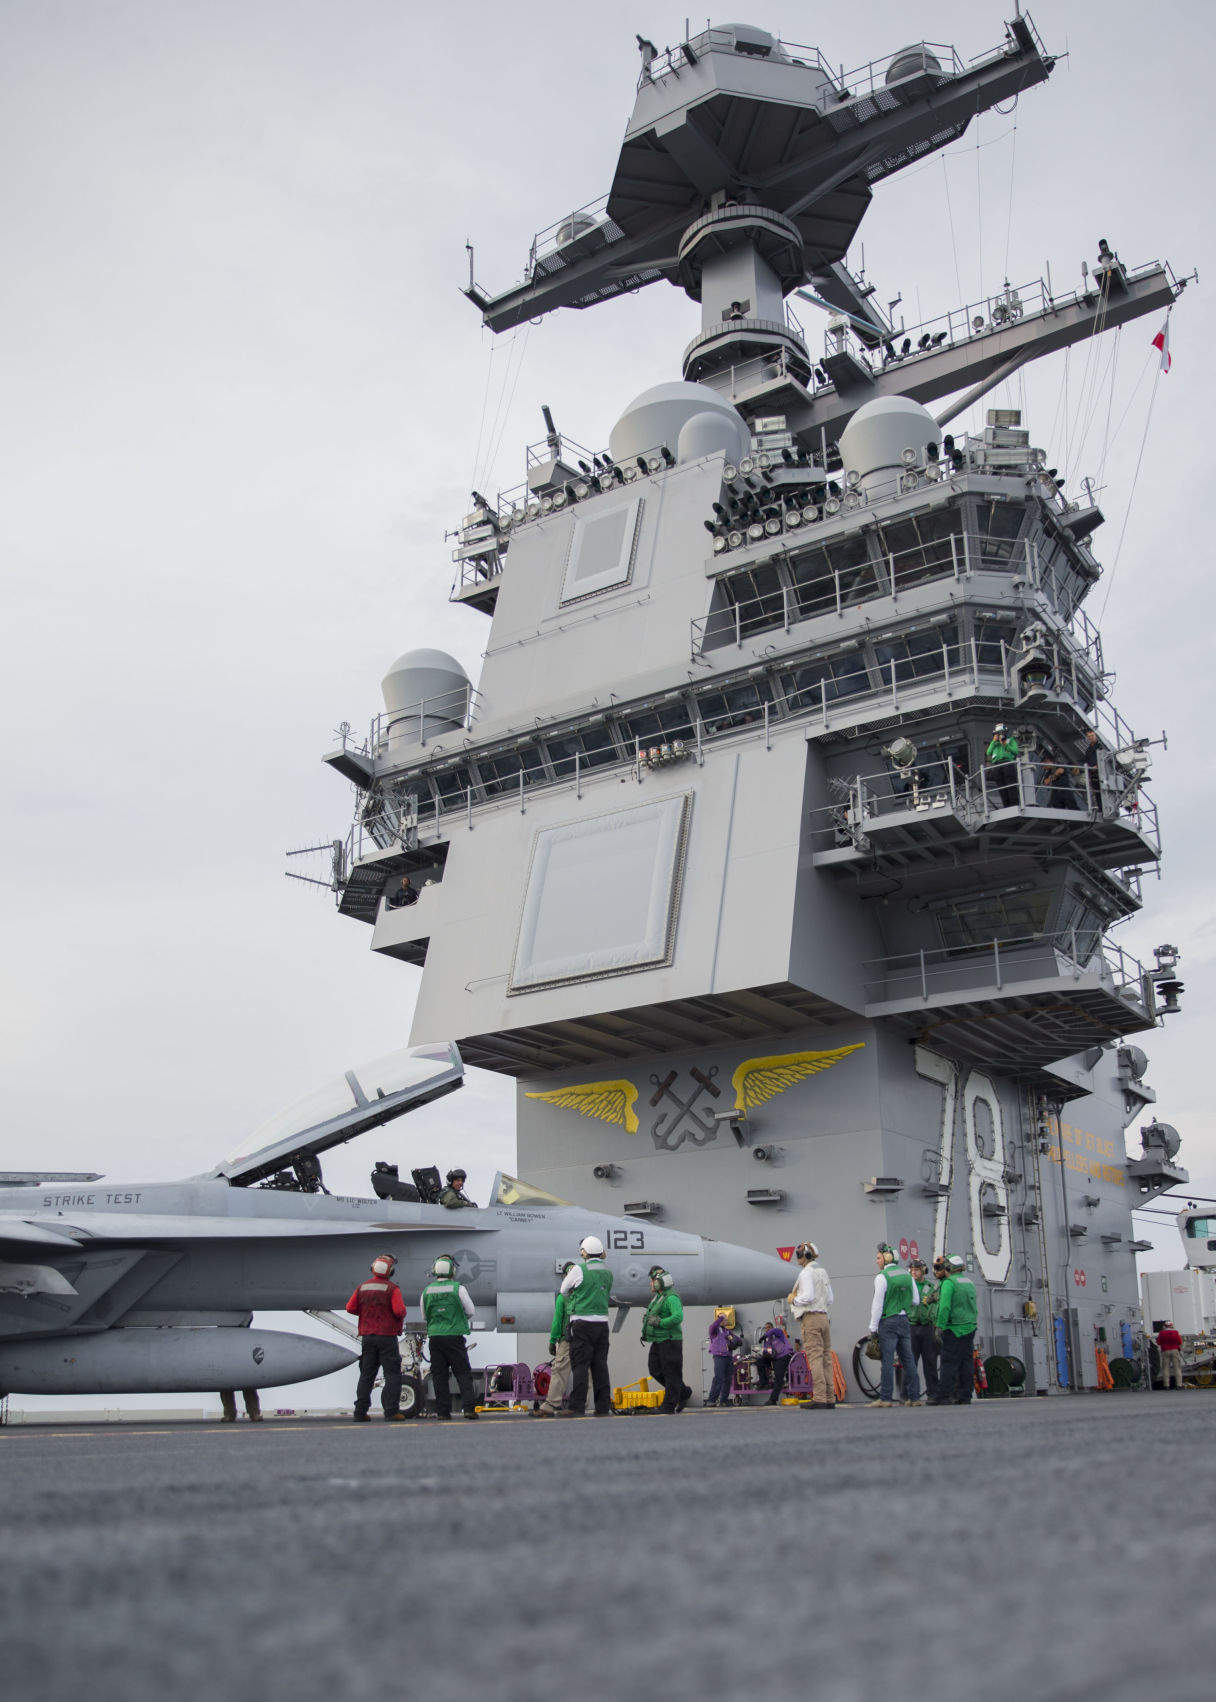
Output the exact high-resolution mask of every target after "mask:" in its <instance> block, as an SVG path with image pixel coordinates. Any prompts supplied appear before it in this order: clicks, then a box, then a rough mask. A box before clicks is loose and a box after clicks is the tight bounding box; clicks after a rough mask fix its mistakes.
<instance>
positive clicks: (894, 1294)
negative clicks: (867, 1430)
mask: <svg viewBox="0 0 1216 1702" xmlns="http://www.w3.org/2000/svg"><path fill="white" fill-rule="evenodd" d="M919 1304H920V1294H919V1292H918V1290H917V1287H916V1284H915V1283H914V1282H913V1281H912V1278H911V1277H910V1276H909V1275H908V1273H907V1271H901V1270H898V1269H897V1268H896V1261H895V1252H894V1249H893V1248H891V1247H888V1246H887V1244H886V1242H885V1241H880V1242H879V1243H878V1275H877V1276H876V1277H875V1278H874V1300H873V1303H872V1305H871V1307H870V1334H871V1335H877V1337H878V1345H879V1347H880V1348H881V1349H882V1377H881V1380H880V1382H879V1388H878V1399H877V1400H876V1401H871V1402H870V1405H871V1406H872V1407H889V1406H894V1405H895V1400H894V1395H895V1355H896V1354H897V1353H898V1354H899V1363H900V1364H901V1365H902V1366H903V1371H904V1405H905V1406H914V1405H915V1404H916V1402H917V1401H918V1400H919V1399H920V1382H919V1380H918V1378H917V1375H916V1361H915V1359H913V1357H912V1326H911V1324H910V1323H909V1320H908V1314H909V1313H910V1312H911V1311H913V1309H914V1308H915V1307H916V1306H918V1305H919Z"/></svg>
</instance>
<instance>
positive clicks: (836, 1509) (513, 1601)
mask: <svg viewBox="0 0 1216 1702" xmlns="http://www.w3.org/2000/svg"><path fill="white" fill-rule="evenodd" d="M1214 1432H1216V1403H1214V1402H1213V1401H1212V1399H1211V1398H1210V1397H1208V1396H1207V1395H1205V1394H1204V1393H1202V1392H1195V1393H1188V1392H1184V1393H1181V1394H1168V1395H1167V1394H1157V1395H1152V1396H1139V1395H1129V1396H1111V1397H1090V1398H1083V1399H1073V1400H1069V1399H1060V1400H1052V1401H1045V1400H1044V1401H1026V1402H989V1403H980V1404H976V1405H974V1406H972V1407H971V1408H969V1409H965V1410H963V1409H920V1410H915V1411H913V1410H908V1409H902V1408H901V1409H893V1410H891V1411H868V1410H864V1409H858V1408H847V1409H841V1410H839V1411H838V1412H836V1413H835V1414H829V1413H814V1414H811V1413H807V1412H803V1411H800V1410H797V1409H787V1408H777V1409H774V1410H772V1411H742V1410H740V1411H734V1412H726V1413H713V1412H697V1413H691V1412H690V1413H688V1414H685V1415H684V1416H683V1417H681V1418H679V1419H676V1420H671V1419H667V1418H662V1417H657V1416H651V1415H639V1416H637V1417H630V1418H619V1419H614V1420H611V1421H608V1422H606V1423H600V1424H596V1423H591V1422H588V1423H584V1424H582V1425H572V1424H561V1423H547V1424H540V1423H536V1422H533V1421H531V1420H527V1419H510V1418H503V1419H490V1420H488V1421H483V1422H481V1423H480V1424H479V1425H477V1426H473V1425H470V1424H467V1423H463V1422H462V1421H460V1420H456V1421H454V1422H453V1423H452V1424H450V1425H442V1426H441V1425H439V1424H435V1423H430V1422H425V1421H424V1422H420V1423H415V1424H406V1425H394V1426H391V1427H390V1426H386V1425H384V1424H382V1423H375V1422H374V1423H372V1424H370V1425H358V1426H355V1425H351V1424H349V1423H342V1422H340V1421H334V1420H327V1419H316V1420H293V1419H283V1420H279V1421H269V1422H266V1423H263V1424H262V1425H258V1426H252V1425H247V1424H244V1423H238V1424H236V1425H219V1424H213V1423H188V1424H184V1425H170V1424H165V1423H159V1424H157V1425H155V1426H147V1427H144V1426H141V1425H131V1426H125V1425H124V1426H114V1425H88V1426H73V1425H71V1424H69V1423H67V1422H66V1421H65V1422H64V1423H61V1424H58V1425H56V1426H54V1427H46V1426H37V1427H35V1426H11V1427H9V1428H8V1429H6V1430H3V1431H0V1486H2V1487H3V1502H4V1507H5V1534H6V1541H5V1543H4V1551H3V1555H2V1556H0V1583H2V1585H3V1598H2V1599H3V1604H4V1605H3V1608H2V1609H0V1614H2V1616H3V1622H2V1623H3V1630H2V1633H0V1643H2V1646H3V1648H4V1651H5V1660H4V1669H5V1674H6V1677H7V1678H8V1680H9V1688H10V1693H11V1694H13V1695H15V1696H20V1697H21V1698H22V1699H23V1702H52V1699H54V1702H60V1699H61V1698H63V1697H64V1696H66V1695H69V1694H73V1693H75V1692H76V1691H77V1690H80V1691H81V1692H83V1693H87V1694H88V1696H89V1697H90V1699H91V1702H109V1699H110V1698H113V1699H114V1702H119V1699H120V1698H121V1699H122V1702H144V1699H145V1698H148V1699H151V1698H153V1697H155V1698H156V1699H157V1702H163V1698H164V1696H165V1694H166V1693H171V1694H174V1695H176V1696H177V1697H179V1698H181V1697H187V1698H189V1697H195V1696H198V1697H204V1696H206V1697H211V1696H218V1697H222V1698H225V1702H243V1699H244V1698H250V1699H252V1698H254V1697H258V1698H271V1699H276V1698H279V1697H283V1698H288V1697H290V1698H292V1699H293V1702H311V1699H312V1698H317V1699H321V1698H325V1699H326V1702H329V1699H330V1698H332V1697H334V1696H341V1697H343V1698H344V1699H355V1702H360V1699H362V1698H365V1697H366V1698H369V1699H370V1698H373V1697H375V1698H377V1702H379V1699H380V1698H382V1697H384V1696H385V1695H391V1694H394V1693H396V1692H398V1691H401V1690H402V1689H403V1688H404V1689H405V1690H408V1691H410V1692H411V1693H414V1692H421V1693H422V1694H424V1695H434V1696H436V1697H443V1698H445V1699H446V1702H463V1699H464V1698H466V1697H469V1698H472V1697H474V1696H478V1697H480V1696H481V1695H483V1694H484V1693H485V1692H486V1691H487V1690H489V1689H491V1688H492V1689H493V1691H494V1693H495V1694H496V1695H497V1696H498V1697H503V1698H507V1699H508V1702H511V1699H514V1698H516V1697H519V1698H523V1697H532V1696H534V1695H536V1694H538V1691H537V1679H538V1675H539V1674H543V1673H548V1674H549V1675H550V1677H551V1678H552V1680H553V1683H554V1684H555V1685H556V1687H557V1688H558V1690H560V1691H564V1690H565V1689H567V1688H568V1687H569V1685H570V1684H576V1685H580V1686H581V1685H583V1684H590V1685H593V1686H594V1687H595V1688H596V1689H597V1690H598V1691H600V1692H601V1693H603V1694H605V1695H641V1696H647V1697H648V1696H650V1695H655V1696H659V1695H661V1696H663V1697H671V1698H684V1697H689V1698H691V1697H694V1696H696V1697H701V1696H707V1695H708V1696H714V1695H727V1694H735V1693H738V1691H739V1690H740V1689H741V1688H743V1687H744V1686H745V1685H746V1686H747V1687H748V1688H749V1689H751V1688H756V1687H757V1686H759V1687H762V1688H763V1689H764V1690H765V1691H766V1692H767V1693H770V1694H777V1693H780V1692H781V1691H783V1690H784V1691H789V1690H790V1689H791V1688H792V1687H793V1686H795V1685H797V1686H798V1687H799V1688H801V1689H809V1690H810V1691H811V1692H812V1693H813V1694H814V1695H815V1696H816V1697H830V1698H831V1699H832V1702H870V1699H871V1698H873V1697H875V1696H878V1695H880V1694H883V1693H887V1692H891V1693H898V1694H902V1695H913V1696H915V1695H925V1696H930V1695H931V1696H932V1697H934V1698H935V1702H955V1699H958V1702H962V1699H963V1698H971V1697H974V1696H975V1695H977V1694H981V1693H982V1694H984V1695H986V1696H988V1697H990V1698H998V1699H999V1698H1004V1697H1009V1698H1011V1699H1012V1698H1014V1697H1018V1698H1021V1697H1024V1696H1025V1695H1027V1694H1034V1695H1035V1696H1036V1697H1037V1698H1038V1699H1040V1702H1055V1699H1059V1702H1074V1699H1075V1702H1083V1699H1087V1698H1090V1697H1097V1696H1102V1697H1104V1698H1114V1699H1116V1702H1122V1699H1124V1698H1126V1699H1128V1702H1131V1699H1132V1698H1133V1697H1134V1698H1136V1699H1137V1702H1140V1699H1141V1698H1143V1697H1145V1696H1152V1697H1154V1698H1163V1699H1164V1698H1169V1699H1173V1698H1181V1699H1188V1702H1189V1699H1190V1698H1192V1697H1193V1698H1196V1699H1198V1698H1200V1697H1203V1698H1205V1699H1206V1698H1207V1697H1209V1696H1210V1694H1211V1683H1212V1680H1211V1662H1210V1657H1209V1655H1208V1654H1207V1652H1206V1650H1205V1647H1204V1635H1203V1634H1204V1632H1205V1631H1208V1630H1210V1626H1211V1610H1210V1605H1209V1604H1210V1584H1209V1580H1210V1578H1211V1575H1212V1562H1213V1558H1214V1549H1216V1542H1214V1540H1213V1537H1212V1533H1211V1521H1210V1519H1209V1518H1208V1517H1207V1515H1206V1513H1205V1512H1203V1509H1205V1508H1207V1507H1210V1506H1211V1505H1212V1504H1213V1502H1214V1500H1216V1460H1214V1457H1213V1449H1212V1445H1211V1444H1212V1439H1213V1434H1214ZM1011 1582H1012V1583H1015V1584H1016V1587H1017V1592H1018V1600H1019V1604H1020V1608H1021V1612H1020V1613H1019V1615H1018V1617H1017V1618H1016V1619H1013V1620H1011V1619H1010V1617H1009V1614H1008V1588H1009V1585H1010V1583H1011ZM1167 1606H1168V1613H1165V1608H1166V1607H1167ZM1163 1614H1164V1617H1163ZM1019 1627H1021V1628H1023V1629H1019ZM1030 1627H1033V1628H1034V1630H1033V1634H1032V1633H1031V1632H1030V1631H1029V1629H1028V1628H1030ZM1167 1628H1168V1629H1167Z"/></svg>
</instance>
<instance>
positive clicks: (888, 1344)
mask: <svg viewBox="0 0 1216 1702" xmlns="http://www.w3.org/2000/svg"><path fill="white" fill-rule="evenodd" d="M878 1345H879V1346H880V1347H881V1349H882V1374H881V1376H880V1377H879V1382H878V1390H879V1399H880V1400H883V1401H890V1400H894V1398H895V1355H896V1354H898V1355H899V1363H900V1364H901V1365H902V1366H903V1370H904V1400H906V1401H916V1400H919V1399H920V1383H919V1381H918V1379H917V1376H916V1361H915V1359H913V1357H912V1326H911V1324H910V1323H909V1322H908V1314H907V1313H906V1312H896V1313H895V1314H894V1315H893V1316H892V1317H890V1318H880V1319H879V1320H878Z"/></svg>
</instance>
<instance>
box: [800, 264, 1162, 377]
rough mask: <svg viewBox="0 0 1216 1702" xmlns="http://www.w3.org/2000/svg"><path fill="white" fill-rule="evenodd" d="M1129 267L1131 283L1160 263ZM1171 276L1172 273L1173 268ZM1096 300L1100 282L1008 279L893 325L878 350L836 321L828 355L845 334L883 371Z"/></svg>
mask: <svg viewBox="0 0 1216 1702" xmlns="http://www.w3.org/2000/svg"><path fill="white" fill-rule="evenodd" d="M1126 270H1127V279H1128V282H1129V283H1130V284H1135V283H1136V282H1137V281H1138V280H1139V279H1140V278H1142V277H1146V276H1148V275H1149V274H1150V273H1152V272H1157V271H1160V270H1161V264H1160V262H1159V261H1156V260H1153V261H1150V262H1149V263H1148V264H1147V265H1144V266H1137V267H1135V268H1131V267H1128V268H1127V269H1126ZM1167 270H1168V268H1167ZM1170 276H1171V278H1172V277H1173V274H1172V272H1171V273H1170ZM1097 299H1098V286H1097V285H1096V284H1093V285H1090V286H1088V287H1087V288H1085V289H1082V290H1074V291H1069V292H1068V293H1067V294H1065V295H1056V294H1055V293H1054V292H1053V289H1052V284H1051V278H1050V276H1048V277H1047V278H1041V277H1040V278H1032V279H1030V280H1029V281H1028V282H1026V283H1024V284H1011V283H1009V282H1008V280H1006V282H1005V285H1004V287H1003V288H1002V289H1000V290H997V291H995V292H994V293H993V294H991V295H986V296H980V297H978V298H977V299H976V300H975V301H970V302H966V303H963V304H962V305H960V306H958V307H952V308H948V309H947V310H946V312H945V313H939V314H935V315H934V316H933V317H932V318H931V319H922V320H920V321H919V323H917V324H915V325H911V326H909V325H905V324H902V323H901V324H900V326H899V329H898V330H895V329H894V328H893V329H892V331H891V334H890V336H889V337H888V338H886V339H885V340H884V342H883V343H882V345H881V346H880V348H879V349H878V350H876V351H875V350H870V349H869V348H867V346H866V345H865V344H864V343H863V342H861V340H860V339H859V338H858V337H857V336H856V335H855V334H854V332H853V331H852V330H851V328H849V327H847V326H842V325H840V324H834V325H833V326H832V327H831V328H830V329H825V331H824V352H825V354H828V355H832V354H835V353H837V352H838V351H839V347H840V343H841V340H842V339H843V340H844V341H845V343H846V344H847V347H848V349H849V352H850V354H852V355H853V356H854V357H855V358H856V359H857V360H859V361H860V362H861V363H862V364H863V365H864V366H866V367H867V368H868V369H869V370H870V371H871V372H880V371H882V370H883V369H884V368H886V367H889V366H891V365H893V364H895V365H898V364H900V363H902V362H904V361H913V362H914V361H916V360H917V359H918V358H919V357H920V356H923V355H932V354H936V353H938V352H939V351H940V350H941V349H942V348H945V347H954V346H955V345H958V344H962V343H970V342H972V341H973V340H974V339H975V338H977V337H981V336H988V335H989V334H990V333H991V332H993V331H1005V330H1008V329H1009V328H1010V327H1011V326H1013V325H1016V324H1017V323H1018V321H1019V320H1022V319H1028V318H1033V317H1034V316H1035V315H1036V314H1041V315H1047V314H1059V313H1061V312H1065V311H1067V310H1069V309H1073V308H1077V307H1082V306H1086V307H1088V306H1092V305H1093V304H1094V302H1095V301H1096V300H1097Z"/></svg>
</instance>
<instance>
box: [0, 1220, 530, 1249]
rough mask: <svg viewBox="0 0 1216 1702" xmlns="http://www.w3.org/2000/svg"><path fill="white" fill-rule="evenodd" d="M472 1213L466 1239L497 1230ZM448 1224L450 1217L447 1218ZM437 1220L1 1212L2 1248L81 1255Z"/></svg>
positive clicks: (407, 1228)
mask: <svg viewBox="0 0 1216 1702" xmlns="http://www.w3.org/2000/svg"><path fill="white" fill-rule="evenodd" d="M472 1215H473V1214H472V1213H470V1212H462V1213H461V1214H460V1232H461V1234H462V1235H467V1234H476V1233H477V1232H478V1231H479V1230H483V1229H487V1230H488V1229H491V1228H498V1227H499V1226H498V1225H497V1224H480V1223H470V1222H469V1221H468V1220H469V1218H470V1216H472ZM445 1221H446V1217H445ZM439 1227H440V1225H438V1224H437V1223H435V1222H428V1223H402V1222H401V1221H400V1220H399V1219H392V1218H382V1219H381V1218H378V1219H376V1220H375V1221H373V1222H369V1221H367V1220H366V1219H359V1220H357V1221H349V1220H346V1221H343V1220H335V1219H334V1218H327V1217H325V1216H324V1215H320V1214H318V1215H317V1216H316V1217H307V1218H300V1217H294V1218H269V1217H256V1216H248V1217H247V1216H241V1217H215V1216H211V1217H205V1216H202V1215H201V1214H198V1213H194V1212H181V1213H165V1214H155V1215H154V1214H153V1213H151V1212H149V1213H147V1214H146V1215H145V1214H144V1213H142V1212H110V1211H106V1212H77V1213H76V1214H75V1215H74V1216H73V1218H72V1221H71V1222H70V1223H67V1222H65V1223H64V1225H63V1229H62V1230H49V1229H43V1227H42V1225H41V1224H37V1223H28V1222H26V1221H25V1220H23V1219H20V1218H16V1217H10V1216H9V1215H8V1214H6V1213H3V1212H0V1246H5V1245H8V1246H14V1247H24V1248H31V1247H37V1248H39V1249H41V1250H42V1252H43V1253H44V1254H45V1253H49V1252H51V1251H52V1249H53V1250H55V1251H65V1250H67V1249H69V1248H70V1249H71V1251H72V1252H73V1253H79V1252H81V1251H83V1249H84V1248H86V1247H89V1246H94V1245H96V1244H97V1243H99V1242H103V1241H106V1242H120V1243H121V1244H122V1245H123V1246H130V1245H132V1244H133V1243H135V1244H138V1243H142V1242H146V1241H173V1242H177V1241H290V1240H292V1239H301V1238H303V1237H305V1236H312V1235H370V1234H372V1233H373V1231H374V1232H376V1233H378V1234H379V1233H383V1234H386V1235H409V1234H412V1233H415V1232H417V1233H419V1234H431V1235H433V1234H434V1232H435V1230H436V1229H437V1228H439Z"/></svg>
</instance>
